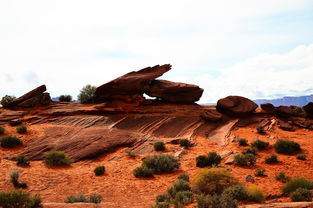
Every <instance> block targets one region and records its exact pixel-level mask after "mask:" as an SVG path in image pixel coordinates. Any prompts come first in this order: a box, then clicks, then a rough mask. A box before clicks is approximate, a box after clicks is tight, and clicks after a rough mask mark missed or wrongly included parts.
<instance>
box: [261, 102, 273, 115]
mask: <svg viewBox="0 0 313 208" xmlns="http://www.w3.org/2000/svg"><path fill="white" fill-rule="evenodd" d="M261 108H262V110H264V111H266V112H268V113H273V112H274V108H275V107H274V105H273V104H271V103H262V104H261Z"/></svg>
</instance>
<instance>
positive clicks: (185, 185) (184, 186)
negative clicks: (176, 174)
mask: <svg viewBox="0 0 313 208" xmlns="http://www.w3.org/2000/svg"><path fill="white" fill-rule="evenodd" d="M181 191H191V187H190V184H189V182H187V181H184V180H179V181H177V182H175V183H174V184H173V185H172V187H170V188H169V189H168V190H167V193H168V195H169V196H171V198H173V199H175V196H176V194H177V193H178V192H181Z"/></svg>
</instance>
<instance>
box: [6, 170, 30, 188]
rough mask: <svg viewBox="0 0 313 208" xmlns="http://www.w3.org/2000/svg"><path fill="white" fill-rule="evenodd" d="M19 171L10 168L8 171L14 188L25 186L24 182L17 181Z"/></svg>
mask: <svg viewBox="0 0 313 208" xmlns="http://www.w3.org/2000/svg"><path fill="white" fill-rule="evenodd" d="M19 177H20V172H19V171H18V170H12V171H11V173H10V181H11V183H12V184H13V186H14V187H15V188H27V185H26V183H20V182H19Z"/></svg>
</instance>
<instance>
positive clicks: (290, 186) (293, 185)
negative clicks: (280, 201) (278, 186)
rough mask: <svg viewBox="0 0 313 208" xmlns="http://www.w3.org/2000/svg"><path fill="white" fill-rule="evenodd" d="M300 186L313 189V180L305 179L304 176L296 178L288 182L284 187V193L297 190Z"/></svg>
mask: <svg viewBox="0 0 313 208" xmlns="http://www.w3.org/2000/svg"><path fill="white" fill-rule="evenodd" d="M298 188H305V189H309V190H310V189H313V181H310V180H307V179H304V178H295V179H292V180H290V181H288V182H287V183H286V185H285V186H284V187H283V189H282V191H283V193H291V192H294V191H295V190H297V189H298Z"/></svg>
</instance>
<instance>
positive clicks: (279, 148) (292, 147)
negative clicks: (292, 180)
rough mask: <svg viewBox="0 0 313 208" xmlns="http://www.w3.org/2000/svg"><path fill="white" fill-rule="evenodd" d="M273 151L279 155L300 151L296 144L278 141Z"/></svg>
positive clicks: (288, 141)
mask: <svg viewBox="0 0 313 208" xmlns="http://www.w3.org/2000/svg"><path fill="white" fill-rule="evenodd" d="M274 148H275V151H276V152H277V153H280V154H286V155H290V154H294V153H297V152H300V151H301V148H300V145H299V144H298V143H297V142H294V141H290V140H283V139H280V140H278V141H277V142H276V143H275V144H274Z"/></svg>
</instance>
